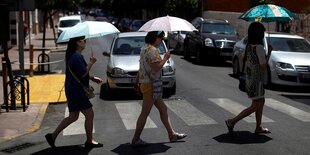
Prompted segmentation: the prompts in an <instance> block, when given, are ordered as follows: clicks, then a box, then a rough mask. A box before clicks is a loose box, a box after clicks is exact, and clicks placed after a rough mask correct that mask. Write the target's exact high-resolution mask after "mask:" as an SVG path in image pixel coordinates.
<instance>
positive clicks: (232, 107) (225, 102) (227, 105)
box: [209, 98, 274, 123]
mask: <svg viewBox="0 0 310 155" xmlns="http://www.w3.org/2000/svg"><path fill="white" fill-rule="evenodd" d="M209 100H210V101H211V102H213V103H215V104H217V105H218V106H220V107H221V108H223V109H225V110H227V111H229V112H231V113H232V114H234V115H238V114H239V113H240V112H241V111H242V110H243V109H245V108H246V107H245V106H243V105H241V104H239V103H237V102H234V101H232V100H230V99H226V98H209ZM249 104H250V103H249ZM243 120H244V121H246V122H248V123H254V122H256V120H255V115H254V113H253V114H251V115H250V116H248V117H245V118H244V119H243ZM262 121H263V122H274V121H273V120H272V119H270V118H268V117H265V116H263V120H262Z"/></svg>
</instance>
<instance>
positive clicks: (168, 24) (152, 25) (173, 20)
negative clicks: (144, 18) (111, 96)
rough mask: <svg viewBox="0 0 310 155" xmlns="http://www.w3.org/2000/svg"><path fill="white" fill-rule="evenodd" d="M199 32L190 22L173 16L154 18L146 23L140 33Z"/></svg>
mask: <svg viewBox="0 0 310 155" xmlns="http://www.w3.org/2000/svg"><path fill="white" fill-rule="evenodd" d="M195 30H196V31H197V29H196V28H195V27H194V26H193V25H192V24H191V23H190V22H188V21H186V20H185V19H182V18H178V17H173V16H164V17H158V18H154V19H152V20H150V21H148V22H146V23H145V24H144V25H142V27H141V28H140V29H139V31H147V32H148V31H195Z"/></svg>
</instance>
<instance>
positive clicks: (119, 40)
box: [103, 32, 176, 95]
mask: <svg viewBox="0 0 310 155" xmlns="http://www.w3.org/2000/svg"><path fill="white" fill-rule="evenodd" d="M146 34H147V32H123V33H120V34H118V35H117V36H116V37H115V38H114V40H113V42H112V45H111V48H110V51H105V52H103V55H105V56H108V57H109V61H108V65H107V88H108V91H109V90H111V89H133V85H134V83H135V79H136V75H137V73H138V69H139V59H140V51H141V48H142V47H143V46H144V45H145V40H144V38H145V36H146ZM159 50H160V54H161V56H162V57H163V56H164V54H165V53H166V52H167V51H168V49H167V47H166V44H165V42H164V41H162V44H161V45H160V47H159ZM175 72H176V68H175V65H174V61H173V60H172V58H170V59H169V60H168V61H167V62H166V63H165V65H164V67H163V70H162V75H163V76H162V80H163V87H164V94H166V95H174V94H175V92H176V74H175Z"/></svg>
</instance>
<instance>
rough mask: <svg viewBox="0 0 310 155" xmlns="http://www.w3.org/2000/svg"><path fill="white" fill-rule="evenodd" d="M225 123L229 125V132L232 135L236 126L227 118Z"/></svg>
mask: <svg viewBox="0 0 310 155" xmlns="http://www.w3.org/2000/svg"><path fill="white" fill-rule="evenodd" d="M225 124H226V126H227V129H228V133H229V134H230V135H232V134H233V133H234V127H232V126H231V124H230V123H229V121H228V120H225Z"/></svg>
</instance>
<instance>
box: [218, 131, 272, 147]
mask: <svg viewBox="0 0 310 155" xmlns="http://www.w3.org/2000/svg"><path fill="white" fill-rule="evenodd" d="M213 139H214V140H216V141H218V142H220V143H232V144H252V143H266V142H268V141H270V140H272V138H270V137H268V136H266V135H256V134H253V133H251V132H249V131H235V132H234V134H233V136H231V135H229V134H221V135H219V136H216V137H213Z"/></svg>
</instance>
